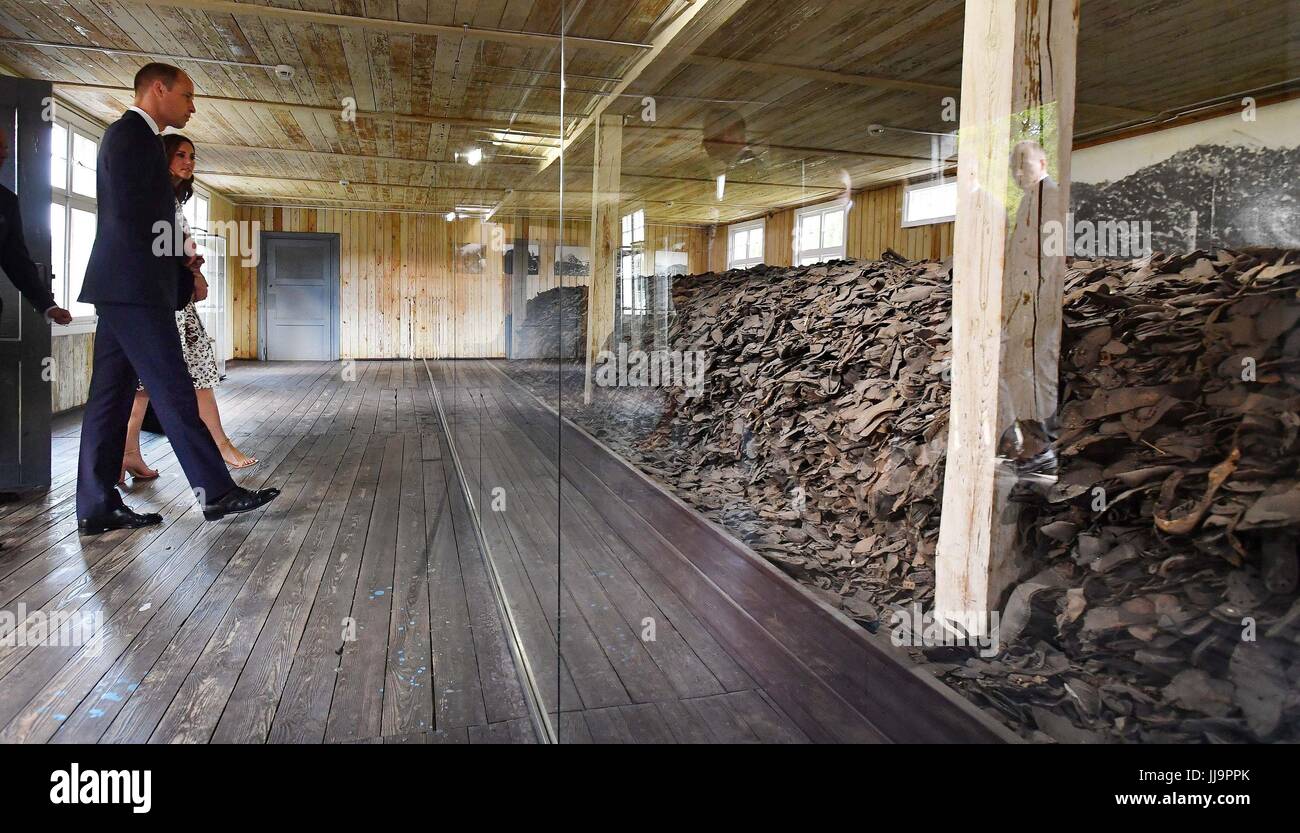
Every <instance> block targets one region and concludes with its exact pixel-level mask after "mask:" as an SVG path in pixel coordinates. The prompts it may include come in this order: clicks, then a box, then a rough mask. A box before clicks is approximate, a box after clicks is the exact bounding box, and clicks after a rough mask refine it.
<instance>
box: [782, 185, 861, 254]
mask: <svg viewBox="0 0 1300 833" xmlns="http://www.w3.org/2000/svg"><path fill="white" fill-rule="evenodd" d="M852 208H853V203H852V202H851V201H849V200H833V201H831V202H822V203H817V204H816V205H809V206H805V207H803V208H800V209H798V210H796V211H795V215H794V257H793V258H792V261H793V263H794V265H795V266H812V265H814V264H817V263H825V262H826V261H828V260H843V259H845V258H846V257H848V245H849V211H851V210H852ZM837 211H838V212H842V216H841V224H840V242H839V245H838V246H819V247H817V248H815V249H808V250H804V249H803V224H804V220H806V219H807V218H808V217H812V216H814V215H816V216H819V217H821V218H822V219H821V221H820V229H819V232H818V242H821V241H822V231H821V230H822V229H825V228H826V220H825V215H827V214H831V213H834V212H837ZM809 257H815V258H816V259H815V260H813V261H811V262H809V263H805V262H804V260H805V258H809Z"/></svg>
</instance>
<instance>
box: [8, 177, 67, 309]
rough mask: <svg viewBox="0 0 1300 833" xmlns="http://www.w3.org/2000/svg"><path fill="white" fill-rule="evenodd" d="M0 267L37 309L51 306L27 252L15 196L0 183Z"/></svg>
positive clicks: (45, 285) (51, 297)
mask: <svg viewBox="0 0 1300 833" xmlns="http://www.w3.org/2000/svg"><path fill="white" fill-rule="evenodd" d="M0 268H3V269H4V271H5V274H7V275H8V276H9V280H11V281H13V284H14V286H16V287H18V291H19V292H21V293H22V294H23V297H24V298H26V299H27V300H28V301H30V302H31V305H32V306H34V307H36V309H37V310H39V311H40V312H45V311H46V310H47V309H49V308H50V307H52V306H54V295H53V294H52V293H51V292H50V285H49V284H48V283H46V282H45V281H43V280H41V275H40V272H39V271H37V269H36V264H35V263H32V256H31V255H30V254H28V253H27V242H26V240H24V239H23V218H22V215H21V214H20V213H19V212H18V197H17V196H16V195H15V194H14V192H13V191H10V190H9V189H8V188H5V187H3V186H0ZM0 309H3V302H0Z"/></svg>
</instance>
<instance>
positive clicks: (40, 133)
mask: <svg viewBox="0 0 1300 833" xmlns="http://www.w3.org/2000/svg"><path fill="white" fill-rule="evenodd" d="M51 94H52V93H51V90H50V84H49V82H46V81H32V80H28V79H23V78H5V77H0V122H2V125H3V128H4V130H5V132H6V133H7V134H8V135H9V159H7V160H6V161H5V163H4V167H3V168H0V184H3V185H4V187H6V188H8V189H9V190H11V191H13V192H14V193H16V194H17V195H18V203H19V210H20V211H21V212H22V215H23V236H24V237H25V238H26V240H27V250H28V252H29V253H30V254H31V256H32V260H34V261H35V262H36V264H37V268H38V269H40V271H41V274H42V275H43V276H44V277H45V278H46V279H47V280H48V279H50V277H51V272H50V123H49V122H48V121H46V120H44V119H42V118H41V115H42V109H43V107H44V106H45V104H44V102H45V101H47V100H49V97H50V96H51ZM0 299H3V303H4V310H3V313H0V491H16V490H19V489H28V488H43V487H48V486H49V485H50V383H49V380H50V379H51V378H52V376H53V373H54V367H53V363H52V359H51V358H50V324H49V322H48V321H46V320H45V318H44V316H43V315H41V313H39V312H37V311H36V310H34V309H32V306H31V304H29V303H27V300H26V299H24V298H23V297H22V296H21V295H19V294H18V290H17V289H16V288H15V287H14V285H13V284H12V283H10V281H9V279H8V276H4V277H0Z"/></svg>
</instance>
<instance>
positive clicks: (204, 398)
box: [194, 388, 257, 469]
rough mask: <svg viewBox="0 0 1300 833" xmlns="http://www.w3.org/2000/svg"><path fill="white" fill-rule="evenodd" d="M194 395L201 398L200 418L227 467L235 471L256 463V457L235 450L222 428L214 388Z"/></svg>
mask: <svg viewBox="0 0 1300 833" xmlns="http://www.w3.org/2000/svg"><path fill="white" fill-rule="evenodd" d="M194 393H195V395H197V396H198V398H199V417H200V418H201V419H202V420H203V424H204V425H206V426H208V433H209V434H211V435H212V439H213V440H214V441H215V442H216V444H217V448H218V449H219V450H220V451H221V458H222V459H223V460H225V461H226V465H228V466H230V467H231V468H233V469H243V468H248V467H249V466H251V465H253V464H254V463H256V462H257V458H256V457H249V456H248V455H247V454H245V453H244V452H242V451H240V450H239V449H237V448H235V444H234V443H232V442H231V441H230V438H229V437H227V436H226V429H224V428H222V427H221V412H220V411H219V410H217V394H216V393H215V392H214V391H213V390H212V388H199V389H198V390H196V391H194Z"/></svg>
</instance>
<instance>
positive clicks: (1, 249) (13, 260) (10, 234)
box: [0, 129, 72, 324]
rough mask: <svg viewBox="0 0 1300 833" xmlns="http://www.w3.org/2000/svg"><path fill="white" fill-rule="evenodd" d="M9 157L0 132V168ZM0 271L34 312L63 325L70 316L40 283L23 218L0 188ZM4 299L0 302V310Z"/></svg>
mask: <svg viewBox="0 0 1300 833" xmlns="http://www.w3.org/2000/svg"><path fill="white" fill-rule="evenodd" d="M8 158H9V137H8V136H7V135H6V134H5V132H4V130H3V129H0V167H3V166H4V163H5V160H6V159H8ZM0 269H3V270H4V272H5V274H6V275H8V276H9V280H10V281H12V282H13V285H14V286H16V287H18V291H19V292H21V293H22V296H23V297H24V298H26V299H27V300H28V301H29V302H30V303H31V305H32V306H34V307H36V311H37V312H39V313H41V314H43V315H44V316H45V317H46V318H48V319H49V320H51V321H53V322H54V323H56V324H67V323H68V322H69V321H71V320H72V313H70V312H68V311H67V310H66V309H64V308H63V307H61V306H59V305H58V304H57V303H55V301H54V294H53V293H52V292H50V287H49V284H47V283H45V282H44V281H43V280H41V275H40V271H39V270H38V269H37V268H36V264H35V263H33V262H32V256H31V255H30V254H28V253H27V241H26V240H25V239H24V238H23V217H22V215H21V214H20V213H19V212H18V197H17V195H16V194H14V192H13V191H10V190H9V189H8V188H5V187H3V186H0ZM3 310H4V300H3V299H0V311H3Z"/></svg>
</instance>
